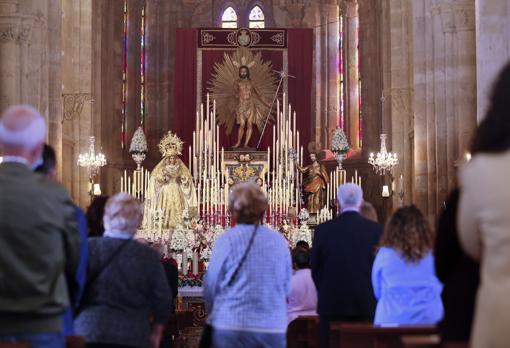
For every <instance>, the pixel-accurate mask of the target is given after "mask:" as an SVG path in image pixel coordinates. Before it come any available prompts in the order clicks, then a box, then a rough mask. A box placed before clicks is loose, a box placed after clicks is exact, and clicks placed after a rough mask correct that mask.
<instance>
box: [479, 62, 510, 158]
mask: <svg viewBox="0 0 510 348" xmlns="http://www.w3.org/2000/svg"><path fill="white" fill-rule="evenodd" d="M508 149H510V64H507V65H506V66H505V67H504V68H503V70H502V71H501V72H500V74H499V77H498V79H497V81H496V83H495V85H494V87H493V90H492V95H491V102H490V107H489V110H488V111H487V114H486V115H485V118H484V119H483V120H482V122H480V126H479V127H478V129H477V130H476V133H475V136H474V139H473V143H472V144H471V153H472V154H477V153H482V152H485V153H498V152H504V151H506V150H508Z"/></svg>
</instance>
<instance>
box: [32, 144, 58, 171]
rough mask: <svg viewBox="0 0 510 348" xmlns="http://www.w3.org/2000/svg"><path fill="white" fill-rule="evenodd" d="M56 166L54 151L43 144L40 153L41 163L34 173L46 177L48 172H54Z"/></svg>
mask: <svg viewBox="0 0 510 348" xmlns="http://www.w3.org/2000/svg"><path fill="white" fill-rule="evenodd" d="M56 165H57V156H56V155H55V150H54V149H53V148H52V147H51V146H50V145H48V144H44V148H43V151H42V163H41V164H40V165H38V166H37V167H36V168H35V169H34V171H35V172H37V173H41V174H44V175H48V174H49V173H50V171H52V170H55V167H56Z"/></svg>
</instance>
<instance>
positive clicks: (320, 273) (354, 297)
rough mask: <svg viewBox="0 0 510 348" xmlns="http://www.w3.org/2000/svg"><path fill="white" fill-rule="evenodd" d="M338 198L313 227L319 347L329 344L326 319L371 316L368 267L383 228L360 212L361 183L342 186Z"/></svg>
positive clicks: (373, 298) (372, 300)
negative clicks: (336, 209) (335, 208)
mask: <svg viewBox="0 0 510 348" xmlns="http://www.w3.org/2000/svg"><path fill="white" fill-rule="evenodd" d="M337 197H338V204H339V205H340V212H341V213H340V215H339V216H338V217H336V218H335V219H333V220H330V221H328V222H325V223H323V224H320V225H318V226H317V227H316V230H315V237H314V241H313V246H312V257H311V262H312V277H313V280H314V283H315V286H316V287H317V291H318V296H319V299H318V306H317V312H318V313H319V317H320V346H321V347H329V323H330V322H332V321H372V320H373V319H374V311H375V305H376V300H375V297H374V293H373V289H372V280H371V270H372V263H373V261H374V256H375V251H376V246H377V244H378V243H379V238H380V236H381V233H382V229H383V227H382V225H380V224H378V223H375V222H373V221H370V220H367V219H365V218H363V217H362V216H361V215H360V214H359V209H360V207H361V203H362V202H363V191H362V190H361V187H360V186H358V185H355V184H352V183H348V184H344V185H341V186H340V187H339V189H338V195H337Z"/></svg>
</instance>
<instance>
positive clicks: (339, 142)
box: [331, 126, 349, 155]
mask: <svg viewBox="0 0 510 348" xmlns="http://www.w3.org/2000/svg"><path fill="white" fill-rule="evenodd" d="M331 151H332V152H333V153H335V154H337V155H338V154H341V155H345V154H346V153H347V152H348V151H349V142H348V141H347V137H346V136H345V133H344V131H343V130H342V128H340V127H338V126H337V127H336V129H335V131H334V132H333V138H332V139H331Z"/></svg>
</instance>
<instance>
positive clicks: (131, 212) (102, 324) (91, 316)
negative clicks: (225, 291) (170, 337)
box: [74, 192, 172, 348]
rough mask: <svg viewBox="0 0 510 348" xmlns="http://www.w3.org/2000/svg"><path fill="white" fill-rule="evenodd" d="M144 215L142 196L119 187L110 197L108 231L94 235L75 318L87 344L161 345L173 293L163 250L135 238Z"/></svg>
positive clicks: (119, 347) (116, 347)
mask: <svg viewBox="0 0 510 348" xmlns="http://www.w3.org/2000/svg"><path fill="white" fill-rule="evenodd" d="M142 218H143V209H142V206H141V204H140V202H138V200H137V199H135V198H134V197H132V196H131V195H129V194H127V193H124V192H122V193H117V194H116V195H114V196H112V197H111V198H110V199H109V200H108V202H107V203H106V207H105V214H104V226H105V232H104V234H103V237H95V238H89V251H90V258H89V259H90V261H89V270H88V274H87V285H86V287H85V291H84V294H83V300H82V302H81V308H80V309H81V310H80V312H79V314H78V316H77V317H76V320H75V322H74V325H75V329H76V333H77V334H78V335H80V336H83V337H85V341H86V342H87V347H95V348H123V347H137V348H148V347H151V348H158V347H159V344H160V341H161V338H162V335H163V329H164V325H165V324H166V322H167V321H168V318H169V317H170V313H171V298H172V293H171V291H170V288H169V286H168V281H167V280H166V277H165V271H164V270H163V266H162V265H161V262H160V260H159V255H158V254H157V253H156V252H155V251H154V250H152V249H151V248H150V247H149V246H147V245H143V244H142V243H139V242H137V241H134V240H133V237H134V236H135V234H136V231H137V228H138V226H140V224H141V222H142Z"/></svg>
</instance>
